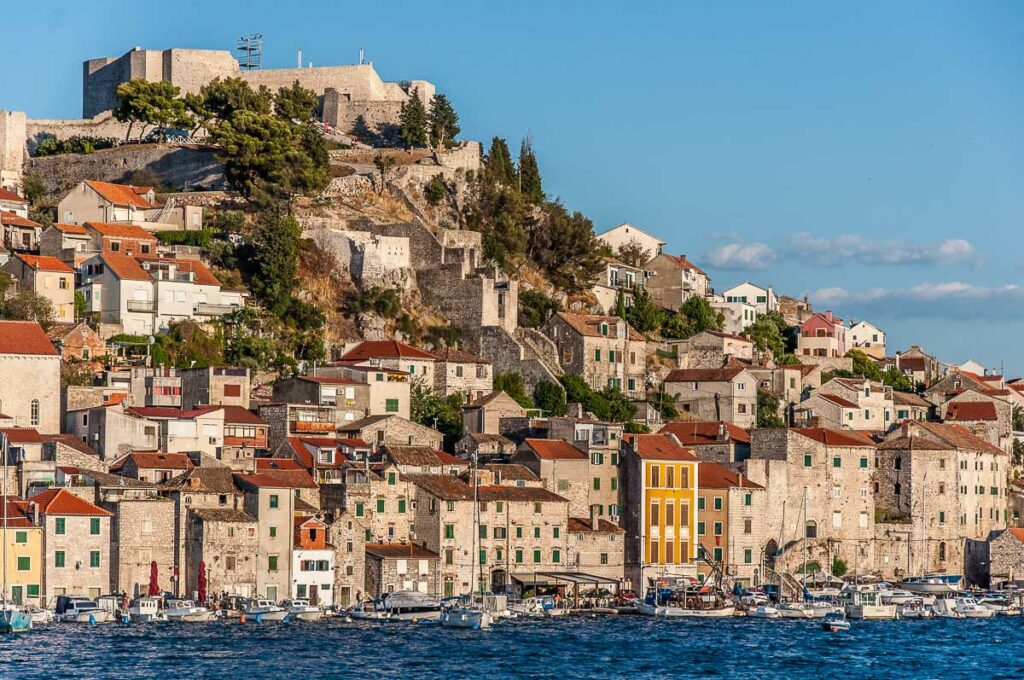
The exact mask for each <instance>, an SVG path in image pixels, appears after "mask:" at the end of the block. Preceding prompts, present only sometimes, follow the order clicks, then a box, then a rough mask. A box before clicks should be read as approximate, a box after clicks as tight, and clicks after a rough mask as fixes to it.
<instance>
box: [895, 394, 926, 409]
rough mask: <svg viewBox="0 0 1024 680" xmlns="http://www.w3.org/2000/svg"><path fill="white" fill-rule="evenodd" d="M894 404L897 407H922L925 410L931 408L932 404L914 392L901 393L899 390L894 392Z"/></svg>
mask: <svg viewBox="0 0 1024 680" xmlns="http://www.w3.org/2000/svg"><path fill="white" fill-rule="evenodd" d="M892 403H893V404H896V405H897V406H921V407H923V408H928V407H929V406H931V404H929V403H928V402H927V401H925V400H924V399H922V398H921V397H920V396H918V395H916V394H914V393H913V392H899V391H897V390H893V392H892Z"/></svg>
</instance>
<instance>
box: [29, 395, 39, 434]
mask: <svg viewBox="0 0 1024 680" xmlns="http://www.w3.org/2000/svg"><path fill="white" fill-rule="evenodd" d="M30 410H31V413H30V421H31V423H32V427H38V426H39V400H38V399H33V400H32V404H31V405H30Z"/></svg>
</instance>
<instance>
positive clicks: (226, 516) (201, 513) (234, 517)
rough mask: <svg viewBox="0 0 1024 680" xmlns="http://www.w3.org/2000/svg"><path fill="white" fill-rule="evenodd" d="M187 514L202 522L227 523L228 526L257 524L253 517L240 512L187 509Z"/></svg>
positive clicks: (214, 509) (216, 509) (218, 509)
mask: <svg viewBox="0 0 1024 680" xmlns="http://www.w3.org/2000/svg"><path fill="white" fill-rule="evenodd" d="M189 513H190V514H191V515H193V516H194V517H197V518H198V519H201V520H202V521H204V522H227V523H230V524H243V523H244V524H255V523H256V522H257V519H256V518H255V517H253V516H252V515H250V514H249V513H247V512H242V511H241V510H229V509H223V510H222V509H220V508H199V509H195V508H192V509H189Z"/></svg>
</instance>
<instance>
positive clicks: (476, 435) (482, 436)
mask: <svg viewBox="0 0 1024 680" xmlns="http://www.w3.org/2000/svg"><path fill="white" fill-rule="evenodd" d="M464 436H466V437H469V438H470V439H472V440H473V441H474V442H476V443H477V444H501V445H503V446H514V445H515V442H513V441H512V440H511V439H509V438H508V437H503V436H502V435H500V434H486V433H484V432H467V433H466V434H465V435H464Z"/></svg>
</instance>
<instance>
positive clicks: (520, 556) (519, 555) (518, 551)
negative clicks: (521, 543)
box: [516, 548, 523, 564]
mask: <svg viewBox="0 0 1024 680" xmlns="http://www.w3.org/2000/svg"><path fill="white" fill-rule="evenodd" d="M522 563H523V550H522V548H516V564H522Z"/></svg>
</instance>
